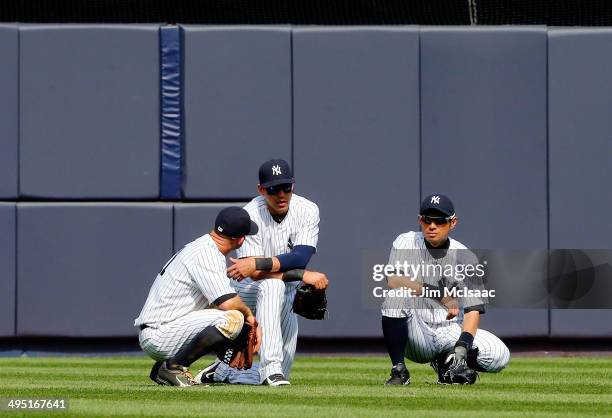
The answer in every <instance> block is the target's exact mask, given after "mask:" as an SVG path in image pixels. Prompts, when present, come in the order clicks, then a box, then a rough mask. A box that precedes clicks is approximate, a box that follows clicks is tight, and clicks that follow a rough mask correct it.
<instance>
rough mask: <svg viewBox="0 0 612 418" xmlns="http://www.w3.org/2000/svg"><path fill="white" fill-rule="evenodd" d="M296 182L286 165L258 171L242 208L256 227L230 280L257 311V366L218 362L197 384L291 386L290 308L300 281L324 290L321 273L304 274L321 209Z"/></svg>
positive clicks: (293, 322) (294, 330) (293, 336)
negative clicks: (238, 367) (297, 191)
mask: <svg viewBox="0 0 612 418" xmlns="http://www.w3.org/2000/svg"><path fill="white" fill-rule="evenodd" d="M294 183H295V180H294V178H293V174H292V172H291V167H290V166H289V164H288V163H287V162H286V161H284V160H270V161H267V162H265V163H264V164H262V165H261V167H260V168H259V184H258V185H257V189H258V191H259V196H257V197H256V198H254V199H253V200H251V201H250V202H249V203H248V204H247V205H246V206H244V209H245V210H246V211H247V212H248V213H249V215H250V216H251V219H252V220H253V221H254V222H256V223H257V224H258V225H259V232H258V233H257V234H255V235H251V236H249V237H247V238H246V240H245V242H244V245H243V246H242V247H240V249H238V251H237V256H238V259H234V258H232V259H231V261H232V262H233V265H231V266H230V267H229V268H228V270H227V274H228V276H230V277H232V278H234V279H235V281H234V287H235V289H236V291H237V292H238V294H239V295H240V297H241V298H242V299H243V300H244V302H245V303H246V304H247V305H248V306H249V307H250V308H251V309H253V310H254V311H255V313H256V316H257V320H258V321H259V324H260V326H261V327H262V328H263V340H262V343H261V349H260V351H259V359H260V362H259V364H258V365H253V367H252V368H251V369H249V370H243V371H238V370H235V369H230V368H229V366H227V365H226V364H225V363H221V362H219V361H216V362H215V363H213V364H211V365H210V366H208V367H207V368H205V369H204V370H202V371H201V372H200V373H199V374H198V375H197V376H196V380H199V381H201V382H212V381H219V382H227V383H240V384H252V385H257V384H264V385H269V386H281V385H288V384H289V380H288V379H289V372H290V370H291V365H292V363H293V357H294V355H295V348H296V342H297V334H298V319H297V316H296V314H295V313H294V312H292V310H291V308H292V303H293V298H294V296H295V292H296V288H297V286H298V284H299V282H300V281H303V282H305V283H308V284H311V285H314V286H315V287H316V288H317V289H325V288H326V287H327V285H328V280H327V277H326V276H325V274H323V273H319V272H314V271H308V270H305V268H306V266H307V265H308V262H309V261H310V258H311V257H312V255H313V254H314V253H315V251H316V246H317V240H318V236H319V208H318V207H317V205H316V204H314V203H313V202H311V201H309V200H307V199H305V198H303V197H301V196H298V195H297V194H295V193H293V187H294Z"/></svg>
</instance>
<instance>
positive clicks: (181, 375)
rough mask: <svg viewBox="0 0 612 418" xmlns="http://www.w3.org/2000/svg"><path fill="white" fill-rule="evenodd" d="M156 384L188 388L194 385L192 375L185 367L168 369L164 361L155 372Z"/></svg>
mask: <svg viewBox="0 0 612 418" xmlns="http://www.w3.org/2000/svg"><path fill="white" fill-rule="evenodd" d="M156 382H157V383H159V384H160V385H166V386H180V387H188V386H193V385H194V384H195V380H194V378H193V375H192V374H191V373H189V369H188V368H187V367H181V366H178V367H176V368H174V367H173V368H169V367H168V365H167V364H166V362H165V361H164V362H163V363H162V365H161V366H160V367H159V371H158V372H157V378H156Z"/></svg>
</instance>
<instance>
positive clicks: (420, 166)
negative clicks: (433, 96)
mask: <svg viewBox="0 0 612 418" xmlns="http://www.w3.org/2000/svg"><path fill="white" fill-rule="evenodd" d="M418 29H419V30H418V37H419V42H418V51H419V52H418V54H419V69H418V83H419V204H420V203H421V200H422V199H423V87H422V84H423V83H422V79H421V73H422V71H421V70H422V67H423V56H422V53H421V31H422V28H421V27H420V26H419V28H418Z"/></svg>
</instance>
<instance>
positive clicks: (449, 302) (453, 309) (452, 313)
mask: <svg viewBox="0 0 612 418" xmlns="http://www.w3.org/2000/svg"><path fill="white" fill-rule="evenodd" d="M441 303H442V305H444V307H445V308H446V309H447V310H448V315H446V319H447V320H450V319H453V318H454V317H456V316H457V315H459V304H458V303H457V300H456V299H454V298H452V297H450V296H446V297H444V298H442V301H441Z"/></svg>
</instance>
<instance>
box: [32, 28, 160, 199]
mask: <svg viewBox="0 0 612 418" xmlns="http://www.w3.org/2000/svg"><path fill="white" fill-rule="evenodd" d="M20 35H21V46H20V50H21V52H20V60H21V64H20V65H21V78H20V88H21V102H20V137H21V139H20V141H21V153H20V193H21V196H23V197H29V198H54V199H157V198H158V196H159V144H160V142H159V38H158V26H157V25H137V26H128V25H125V26H122V25H91V26H85V25H44V26H37V25H31V26H30V25H26V26H22V27H21V29H20ZM41 69H44V71H41Z"/></svg>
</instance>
